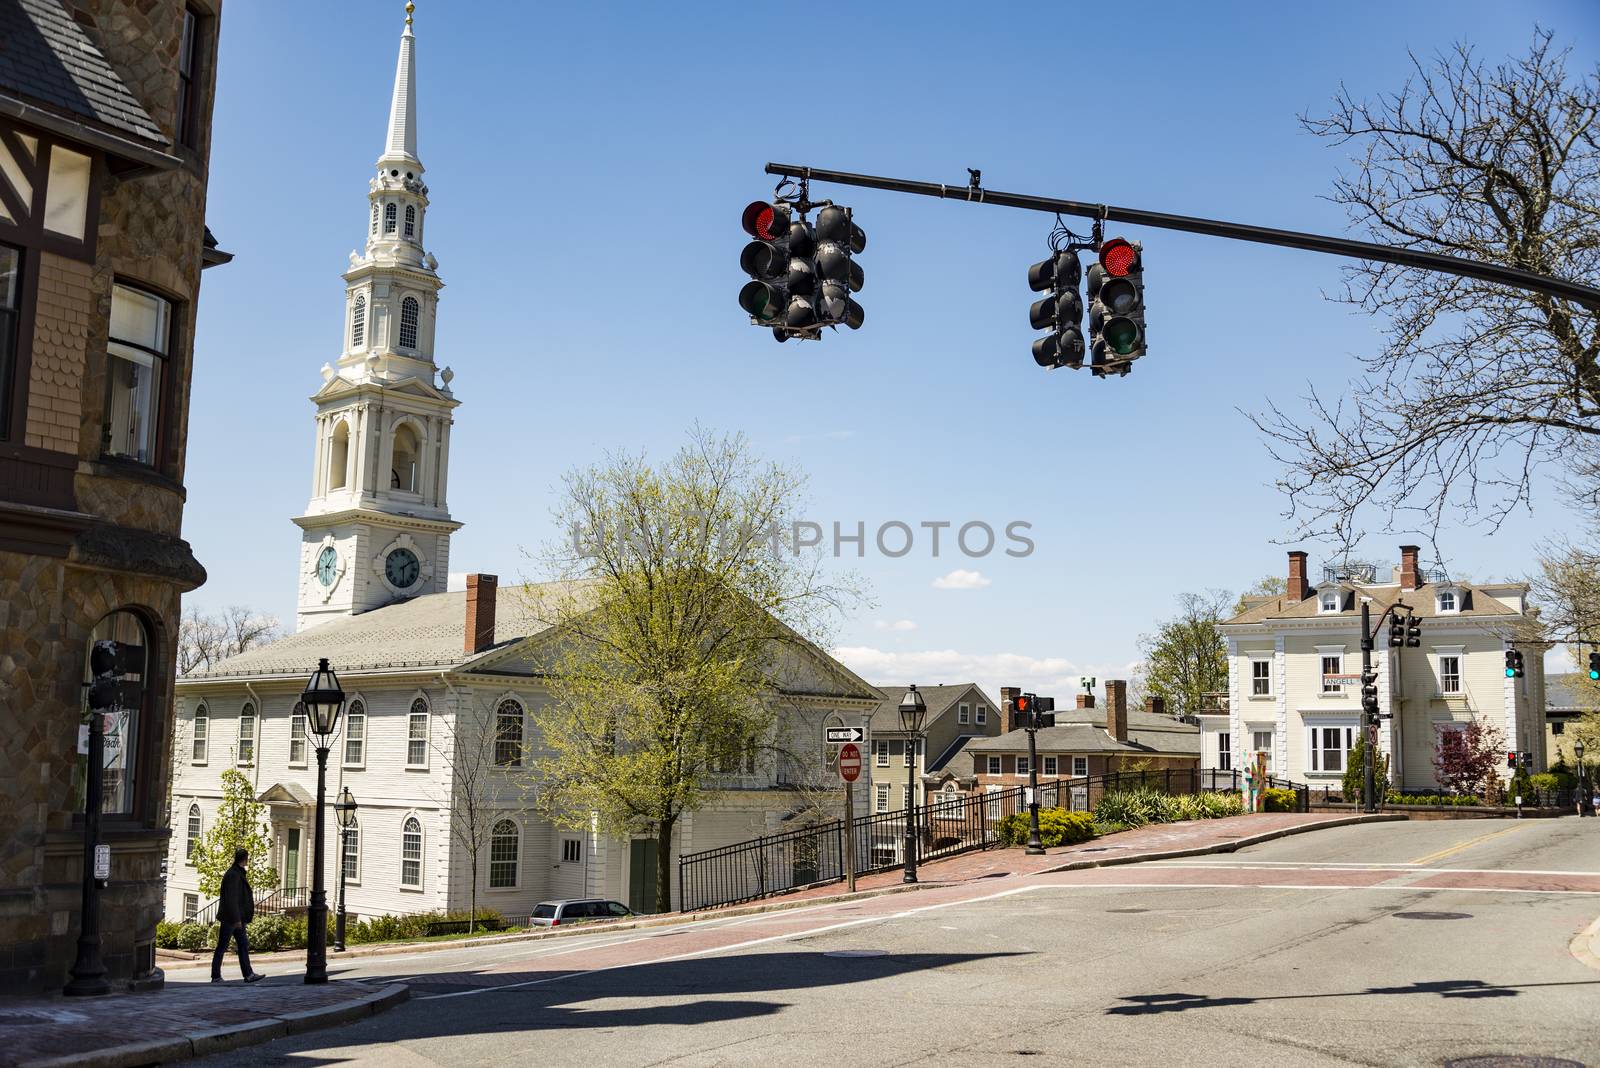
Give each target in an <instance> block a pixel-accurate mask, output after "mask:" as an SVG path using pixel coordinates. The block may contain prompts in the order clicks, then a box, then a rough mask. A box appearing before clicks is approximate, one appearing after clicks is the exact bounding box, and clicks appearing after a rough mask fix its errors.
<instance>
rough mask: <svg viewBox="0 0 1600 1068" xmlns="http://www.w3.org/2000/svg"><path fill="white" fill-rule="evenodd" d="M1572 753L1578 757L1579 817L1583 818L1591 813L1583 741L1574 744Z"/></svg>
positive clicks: (1579, 740)
mask: <svg viewBox="0 0 1600 1068" xmlns="http://www.w3.org/2000/svg"><path fill="white" fill-rule="evenodd" d="M1572 751H1573V752H1574V753H1576V754H1577V756H1578V815H1579V816H1583V815H1584V814H1585V813H1588V811H1589V776H1588V773H1587V772H1585V771H1584V767H1583V739H1581V738H1580V739H1578V740H1577V741H1576V742H1573V743H1572Z"/></svg>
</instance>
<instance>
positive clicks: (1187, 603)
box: [1139, 590, 1235, 715]
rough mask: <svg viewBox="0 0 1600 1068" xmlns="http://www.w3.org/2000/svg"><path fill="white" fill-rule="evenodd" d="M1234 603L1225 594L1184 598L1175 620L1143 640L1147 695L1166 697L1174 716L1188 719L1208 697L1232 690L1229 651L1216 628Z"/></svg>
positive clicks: (1142, 682) (1143, 688) (1144, 691)
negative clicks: (1230, 685)
mask: <svg viewBox="0 0 1600 1068" xmlns="http://www.w3.org/2000/svg"><path fill="white" fill-rule="evenodd" d="M1234 603H1235V601H1234V598H1233V596H1232V595H1231V594H1229V593H1228V592H1227V591H1226V590H1208V591H1207V592H1205V593H1185V594H1183V595H1182V596H1181V597H1179V598H1178V605H1179V610H1178V614H1177V615H1176V616H1174V617H1172V618H1171V619H1169V620H1167V621H1165V622H1164V623H1162V624H1161V625H1160V627H1159V628H1158V629H1157V630H1156V632H1155V633H1154V634H1146V635H1143V636H1141V637H1140V639H1139V646H1140V649H1141V651H1142V652H1143V653H1144V664H1143V665H1142V666H1141V668H1140V671H1139V681H1140V689H1141V692H1142V694H1143V695H1144V696H1146V697H1159V698H1161V699H1162V700H1163V701H1165V702H1166V706H1167V711H1168V712H1171V713H1173V714H1174V715H1189V714H1192V713H1194V712H1196V711H1198V710H1199V709H1200V708H1201V707H1202V705H1203V695H1204V694H1207V693H1216V692H1218V691H1220V690H1226V689H1227V688H1228V648H1227V645H1226V644H1225V643H1224V642H1223V640H1222V635H1221V634H1219V633H1217V624H1218V623H1221V622H1222V621H1223V620H1224V619H1226V618H1227V617H1228V616H1229V615H1230V614H1231V612H1230V609H1231V608H1232V606H1233V605H1234Z"/></svg>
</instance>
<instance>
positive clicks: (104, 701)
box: [88, 641, 144, 712]
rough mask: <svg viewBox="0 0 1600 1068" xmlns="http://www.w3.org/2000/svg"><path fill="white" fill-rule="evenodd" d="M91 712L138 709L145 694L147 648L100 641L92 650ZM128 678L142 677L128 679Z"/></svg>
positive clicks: (90, 667) (90, 652) (90, 668)
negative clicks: (145, 650) (144, 677)
mask: <svg viewBox="0 0 1600 1068" xmlns="http://www.w3.org/2000/svg"><path fill="white" fill-rule="evenodd" d="M89 674H90V675H92V676H93V678H92V680H91V681H90V683H89V695H88V696H89V709H90V711H93V712H107V711H110V710H111V709H114V708H128V709H131V708H137V707H138V705H139V701H140V699H141V697H142V695H143V691H144V683H143V681H141V680H142V677H143V674H144V647H143V646H139V645H130V644H129V643H127V642H114V641H98V642H95V643H94V648H93V649H91V650H90V651H89ZM126 675H134V676H139V677H138V678H132V679H125V678H124V676H126Z"/></svg>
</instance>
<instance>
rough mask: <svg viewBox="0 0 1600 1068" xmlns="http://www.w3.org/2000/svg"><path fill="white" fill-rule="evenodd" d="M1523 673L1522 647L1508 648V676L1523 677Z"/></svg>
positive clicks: (1510, 677)
mask: <svg viewBox="0 0 1600 1068" xmlns="http://www.w3.org/2000/svg"><path fill="white" fill-rule="evenodd" d="M1522 674H1523V672H1522V650H1521V649H1515V648H1513V649H1507V650H1506V678H1508V679H1520V678H1522Z"/></svg>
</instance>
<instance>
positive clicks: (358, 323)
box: [350, 293, 367, 349]
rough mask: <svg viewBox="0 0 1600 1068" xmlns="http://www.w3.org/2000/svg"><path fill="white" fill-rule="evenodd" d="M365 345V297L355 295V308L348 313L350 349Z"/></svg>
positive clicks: (362, 294)
mask: <svg viewBox="0 0 1600 1068" xmlns="http://www.w3.org/2000/svg"><path fill="white" fill-rule="evenodd" d="M366 343H367V295H366V294H365V293H357V294H356V306H355V309H354V310H353V311H352V312H351V313H350V347H351V348H353V349H359V348H360V347H361V346H362V345H365V344H366Z"/></svg>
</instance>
